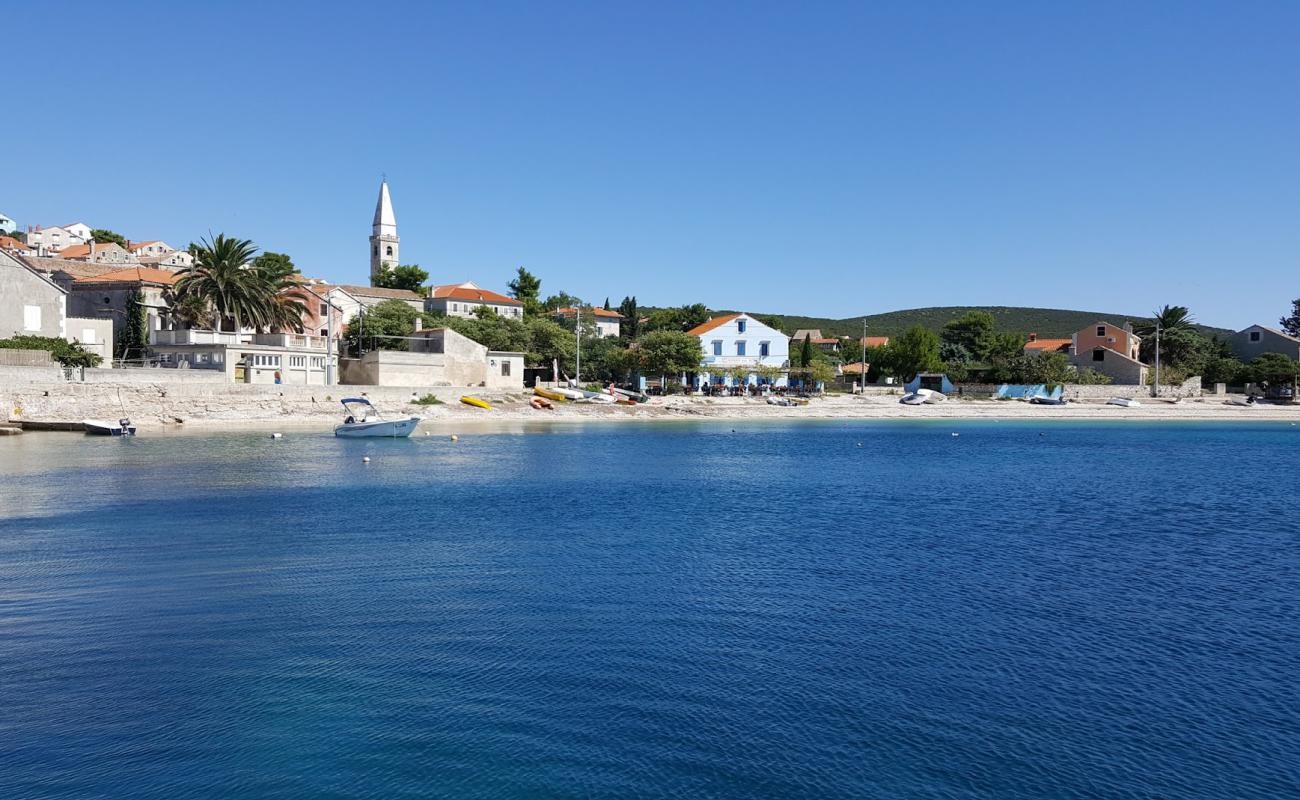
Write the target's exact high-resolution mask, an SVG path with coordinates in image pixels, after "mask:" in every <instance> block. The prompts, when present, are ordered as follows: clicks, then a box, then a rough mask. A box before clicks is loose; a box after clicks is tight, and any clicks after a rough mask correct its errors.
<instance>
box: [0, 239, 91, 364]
mask: <svg viewBox="0 0 1300 800" xmlns="http://www.w3.org/2000/svg"><path fill="white" fill-rule="evenodd" d="M15 335H27V336H45V337H48V338H54V339H66V340H68V341H70V342H75V343H78V344H80V345H82V347H83V348H85V349H86V350H89V351H90V352H92V353H96V354H97V355H99V356H100V357H101V358H103V359H104V360H105V361H106V362H107V364H106V366H108V365H111V363H112V356H113V325H112V323H111V322H110V321H109V320H106V319H102V318H87V317H85V316H78V315H76V314H74V315H72V316H69V315H68V291H67V290H66V289H65V288H63V287H62V286H60V285H59V284H58V283H56V282H55V281H54V279H53V278H51V277H50V276H49V275H48V274H45V273H43V272H40V271H39V270H36V269H33V268H32V267H31V265H29V264H28V263H27V262H26V261H25V260H23V259H21V258H16V257H14V256H13V255H11V254H9V253H5V252H3V251H0V338H3V339H7V338H9V337H10V336H15Z"/></svg>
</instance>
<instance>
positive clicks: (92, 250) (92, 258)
mask: <svg viewBox="0 0 1300 800" xmlns="http://www.w3.org/2000/svg"><path fill="white" fill-rule="evenodd" d="M86 260H87V261H89V262H90V263H92V264H93V263H95V240H94V239H91V240H90V257H89V258H88V259H86Z"/></svg>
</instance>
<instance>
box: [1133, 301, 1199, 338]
mask: <svg viewBox="0 0 1300 800" xmlns="http://www.w3.org/2000/svg"><path fill="white" fill-rule="evenodd" d="M1195 324H1196V320H1195V319H1193V318H1192V313H1191V312H1190V311H1188V310H1187V306H1165V307H1164V308H1162V309H1160V310H1159V311H1157V312H1156V313H1155V314H1153V315H1152V321H1151V322H1150V323H1149V324H1144V325H1140V326H1138V327H1137V328H1135V329H1134V333H1136V334H1137V335H1138V336H1150V335H1151V334H1153V333H1155V332H1156V327H1157V326H1159V328H1160V331H1161V332H1162V333H1167V332H1169V331H1185V330H1192V328H1193V326H1194V325H1195Z"/></svg>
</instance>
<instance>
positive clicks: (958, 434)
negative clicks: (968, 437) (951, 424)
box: [953, 433, 961, 436]
mask: <svg viewBox="0 0 1300 800" xmlns="http://www.w3.org/2000/svg"><path fill="white" fill-rule="evenodd" d="M953 436H961V434H960V433H954V434H953Z"/></svg>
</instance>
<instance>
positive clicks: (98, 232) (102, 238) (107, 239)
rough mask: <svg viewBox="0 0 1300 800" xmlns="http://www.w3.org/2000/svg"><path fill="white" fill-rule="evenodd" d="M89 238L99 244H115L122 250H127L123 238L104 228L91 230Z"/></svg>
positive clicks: (124, 238)
mask: <svg viewBox="0 0 1300 800" xmlns="http://www.w3.org/2000/svg"><path fill="white" fill-rule="evenodd" d="M90 238H91V239H94V240H95V241H96V242H99V243H100V244H116V245H120V246H121V247H122V249H123V250H126V249H128V248H127V241H126V237H125V236H123V235H122V234H120V233H116V232H114V231H110V230H108V229H106V228H92V229H91V231H90Z"/></svg>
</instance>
